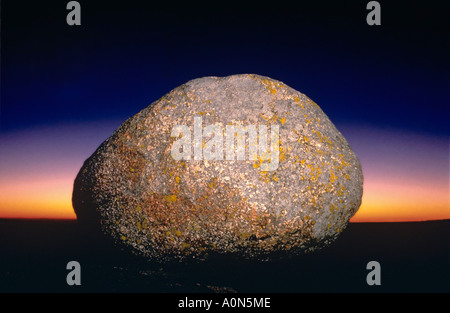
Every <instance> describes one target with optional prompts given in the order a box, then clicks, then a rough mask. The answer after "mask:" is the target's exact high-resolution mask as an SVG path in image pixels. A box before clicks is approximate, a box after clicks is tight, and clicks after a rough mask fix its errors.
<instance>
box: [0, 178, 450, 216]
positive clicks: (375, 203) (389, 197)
mask: <svg viewBox="0 0 450 313" xmlns="http://www.w3.org/2000/svg"><path fill="white" fill-rule="evenodd" d="M73 179H74V178H72V177H69V178H63V177H60V178H52V179H48V180H33V181H26V182H25V181H16V182H10V183H9V184H7V185H6V184H2V185H1V186H0V218H50V219H76V215H75V212H74V210H73V208H72V190H73ZM448 204H449V199H448V188H447V186H445V185H444V186H424V185H423V184H415V185H414V184H409V185H404V184H392V183H391V184H389V183H383V182H381V181H377V180H371V179H370V178H369V179H366V181H365V184H364V195H363V201H362V205H361V207H360V208H359V210H358V212H357V213H356V214H355V216H353V217H352V218H351V220H350V222H353V223H357V222H398V221H425V220H438V219H450V210H449V205H448Z"/></svg>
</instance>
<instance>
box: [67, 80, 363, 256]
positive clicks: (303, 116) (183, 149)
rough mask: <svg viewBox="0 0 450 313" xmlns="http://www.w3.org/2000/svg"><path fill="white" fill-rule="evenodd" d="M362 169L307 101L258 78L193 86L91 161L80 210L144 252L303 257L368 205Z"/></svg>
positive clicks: (132, 121)
mask: <svg viewBox="0 0 450 313" xmlns="http://www.w3.org/2000/svg"><path fill="white" fill-rule="evenodd" d="M362 192H363V175H362V169H361V165H360V162H359V160H358V158H357V156H356V155H355V153H354V152H353V150H352V149H351V148H350V146H349V144H348V143H347V142H346V140H345V138H344V137H343V135H342V134H341V133H340V132H339V131H338V130H337V129H336V127H335V126H334V125H333V123H332V122H331V121H330V120H329V118H328V117H327V116H326V115H325V113H324V112H323V111H322V110H321V109H320V107H319V106H318V105H317V104H316V103H315V102H314V101H312V100H311V99H309V98H308V97H307V96H305V95H304V94H302V93H300V92H298V91H296V90H294V89H292V88H291V87H289V86H287V85H285V84H284V83H282V82H280V81H277V80H274V79H271V78H268V77H264V76H259V75H253V74H242V75H232V76H228V77H204V78H199V79H194V80H191V81H189V82H187V83H185V84H184V85H181V86H179V87H177V88H175V89H174V90H172V91H171V92H169V93H168V94H166V95H165V96H163V97H162V98H161V99H159V100H157V101H155V102H154V103H152V104H151V105H149V106H148V107H147V108H145V109H143V110H142V111H140V112H139V113H137V114H136V115H134V116H133V117H131V118H129V119H128V120H127V121H125V122H124V123H123V124H122V125H121V126H120V127H119V128H118V129H117V130H116V131H115V132H114V133H113V134H112V136H111V137H110V138H108V139H107V140H106V141H105V142H103V143H102V144H101V145H100V147H99V148H98V149H97V150H96V151H95V152H94V154H93V155H92V156H91V157H90V158H89V159H88V160H86V161H85V163H84V165H83V167H82V168H81V170H80V172H79V174H78V176H77V177H76V180H75V184H74V191H73V206H74V209H75V213H76V215H77V218H78V220H79V222H80V224H85V225H92V226H93V227H97V228H98V229H101V231H102V232H103V233H105V234H106V235H107V236H111V237H112V238H114V240H115V241H116V242H117V243H121V244H124V245H125V246H127V247H130V248H131V250H132V251H134V252H136V253H137V254H139V255H142V256H144V257H147V258H149V259H153V260H159V261H167V260H176V259H186V258H197V259H204V258H206V257H207V256H208V255H211V254H216V255H217V254H219V255H220V254H232V255H237V256H239V257H245V258H258V257H267V256H268V255H271V254H277V253H278V254H279V253H281V254H282V255H293V254H298V253H304V252H309V251H314V250H316V249H319V248H321V247H323V246H326V245H328V244H330V243H331V242H332V241H334V240H335V239H336V238H337V236H338V235H339V234H340V233H341V232H342V231H343V230H344V229H345V227H346V225H347V223H348V221H349V219H350V218H351V217H352V216H353V215H354V214H355V212H356V211H357V210H358V208H359V206H360V204H361V198H362Z"/></svg>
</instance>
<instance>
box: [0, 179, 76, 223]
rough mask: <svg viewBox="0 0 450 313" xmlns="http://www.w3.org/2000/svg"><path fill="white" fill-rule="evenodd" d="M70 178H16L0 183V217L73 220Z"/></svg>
mask: <svg viewBox="0 0 450 313" xmlns="http://www.w3.org/2000/svg"><path fill="white" fill-rule="evenodd" d="M72 188H73V180H71V179H65V178H55V179H49V180H34V181H27V182H24V181H17V182H14V183H9V184H7V185H6V184H3V185H2V186H0V190H1V192H0V218H45V219H47V218H48V219H76V215H75V212H74V211H73V208H72V197H71V195H72Z"/></svg>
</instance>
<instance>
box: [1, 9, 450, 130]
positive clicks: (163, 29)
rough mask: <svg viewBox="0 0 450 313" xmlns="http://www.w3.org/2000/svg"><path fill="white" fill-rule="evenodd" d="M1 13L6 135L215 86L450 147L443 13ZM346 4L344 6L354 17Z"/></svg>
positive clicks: (121, 114) (113, 113)
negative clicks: (257, 82)
mask: <svg viewBox="0 0 450 313" xmlns="http://www.w3.org/2000/svg"><path fill="white" fill-rule="evenodd" d="M67 2H68V1H46V0H40V1H28V3H27V2H25V3H24V2H22V1H13V0H9V1H2V12H1V14H2V16H1V18H2V42H1V44H2V45H1V49H2V51H1V53H2V55H1V57H2V59H1V62H2V63H1V75H2V76H1V87H2V90H1V92H2V93H1V100H2V101H1V111H0V121H1V124H0V131H2V132H12V131H16V130H20V129H24V128H30V127H39V126H43V125H53V124H61V123H72V122H88V121H89V122H91V121H96V120H104V119H119V120H125V119H126V118H128V117H130V116H132V115H134V114H135V113H137V112H138V111H140V110H141V109H143V108H144V107H146V106H147V105H148V104H150V103H151V102H153V101H155V100H157V99H158V98H160V97H161V96H163V95H164V94H166V93H167V92H169V91H170V90H172V89H173V88H175V87H177V86H179V85H180V84H182V83H184V82H186V81H188V80H190V79H194V78H198V77H202V76H225V75H231V74H237V73H255V74H260V75H265V76H269V77H272V78H274V79H278V80H281V81H283V82H284V83H286V84H288V85H290V86H291V87H293V88H294V89H297V90H298V91H300V92H302V93H304V94H306V95H307V96H308V97H310V98H311V99H313V100H314V101H315V102H317V103H318V104H319V105H320V106H321V108H322V109H323V110H324V112H325V113H326V114H327V115H328V116H329V117H330V118H331V120H332V121H334V122H335V123H339V124H356V125H362V126H364V125H371V126H377V127H382V128H383V127H386V128H395V129H405V130H411V131H415V132H423V133H427V134H431V135H437V136H447V135H448V113H449V112H448V103H449V99H448V86H449V83H450V80H449V60H448V57H449V55H450V48H449V43H448V41H449V40H448V38H449V37H448V32H446V29H445V27H444V26H445V23H446V21H447V20H448V17H447V16H446V13H445V11H444V10H443V9H442V8H440V7H439V5H438V4H437V3H433V2H432V1H431V2H430V1H427V2H425V1H423V2H418V1H396V4H395V5H394V4H392V3H390V2H392V1H379V2H380V4H381V14H382V15H381V16H382V17H381V20H382V25H381V26H368V25H367V24H366V15H367V13H368V10H366V4H367V2H368V1H320V2H319V1H317V2H316V3H315V4H311V3H305V4H302V1H271V2H254V4H253V5H249V4H248V5H244V4H243V3H242V1H241V2H233V1H227V2H223V3H215V2H213V1H209V2H203V3H200V2H193V1H187V2H184V3H181V4H178V3H176V2H175V3H172V2H171V3H168V4H162V3H159V4H154V3H152V4H148V3H147V4H144V3H145V2H144V1H79V2H80V4H81V14H82V15H81V22H82V25H81V26H72V27H70V26H68V25H67V24H66V15H67V13H68V11H67V10H66V8H65V6H66V3H67ZM344 2H345V3H344Z"/></svg>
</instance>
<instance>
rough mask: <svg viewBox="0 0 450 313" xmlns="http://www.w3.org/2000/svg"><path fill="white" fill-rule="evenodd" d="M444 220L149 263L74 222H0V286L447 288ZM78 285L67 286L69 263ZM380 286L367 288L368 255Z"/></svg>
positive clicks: (449, 224)
mask: <svg viewBox="0 0 450 313" xmlns="http://www.w3.org/2000/svg"><path fill="white" fill-rule="evenodd" d="M449 235H450V220H444V221H432V222H414V223H351V224H349V226H348V227H347V229H346V230H345V231H344V232H343V233H342V235H341V236H340V237H339V238H338V240H337V241H336V242H335V243H334V244H332V245H331V246H330V247H328V248H325V249H323V250H321V251H319V252H316V253H314V254H309V255H304V256H299V257H295V258H292V259H290V260H285V261H271V262H255V261H253V262H252V261H244V262H242V261H241V262H237V261H236V260H233V259H231V258H226V259H224V258H222V259H213V260H209V261H208V262H204V263H200V264H195V263H194V264H192V263H190V264H171V265H160V264H159V265H158V264H149V263H146V262H143V261H142V260H137V259H135V258H132V257H130V256H129V255H128V254H123V253H118V252H117V251H115V250H114V249H113V248H112V247H110V246H108V244H107V243H104V242H96V241H95V240H93V239H92V238H90V237H89V236H88V235H87V234H83V232H82V230H81V229H80V228H79V225H78V224H77V222H76V221H53V220H8V219H3V220H0V293H3V292H20V293H21V292H58V293H59V292H102V293H103V292H106V293H109V292H177V293H180V292H181V293H183V292H218V291H219V292H239V293H241V292H242V293H258V292H264V293H265V292H269V293H293V292H295V293H296V292H308V293H309V292H314V293H317V292H384V293H385V292H401V293H409V292H421V293H424V292H425V293H428V292H433V293H434V292H439V293H441V292H450V236H449ZM72 260H75V261H78V262H79V263H80V264H81V286H68V285H67V283H66V276H67V274H68V273H69V272H70V270H67V269H66V265H67V263H68V262H69V261H72ZM372 260H374V261H378V262H379V263H380V265H381V286H368V285H367V283H366V276H367V274H368V273H369V270H367V269H366V265H367V263H368V262H369V261H372Z"/></svg>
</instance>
